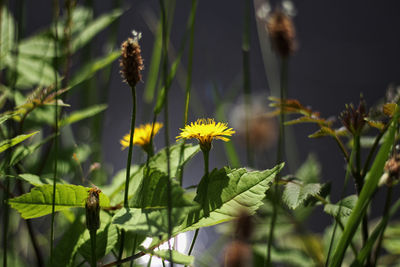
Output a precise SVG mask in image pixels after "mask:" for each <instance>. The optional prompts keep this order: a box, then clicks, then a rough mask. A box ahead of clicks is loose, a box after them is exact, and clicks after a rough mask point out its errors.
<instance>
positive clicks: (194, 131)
mask: <svg viewBox="0 0 400 267" xmlns="http://www.w3.org/2000/svg"><path fill="white" fill-rule="evenodd" d="M181 131H182V132H181V133H180V134H179V135H178V136H177V137H176V139H177V140H179V139H190V138H196V139H197V140H199V143H200V147H201V149H202V150H203V151H209V150H210V149H211V142H212V140H213V139H214V138H215V139H221V140H223V141H225V142H226V141H229V138H228V137H230V136H232V134H234V133H235V131H234V130H233V129H232V128H228V124H227V123H222V122H218V123H215V121H214V120H213V119H198V120H197V121H196V122H195V123H193V122H192V123H191V124H190V125H186V126H185V128H184V129H181Z"/></svg>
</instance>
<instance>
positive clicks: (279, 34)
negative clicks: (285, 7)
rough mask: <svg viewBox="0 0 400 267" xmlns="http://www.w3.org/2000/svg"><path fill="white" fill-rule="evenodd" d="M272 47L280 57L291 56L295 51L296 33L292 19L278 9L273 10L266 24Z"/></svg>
mask: <svg viewBox="0 0 400 267" xmlns="http://www.w3.org/2000/svg"><path fill="white" fill-rule="evenodd" d="M267 30H268V33H269V36H270V38H271V42H272V47H273V48H274V49H275V50H276V52H277V53H278V54H279V55H280V56H282V57H287V56H289V55H291V54H292V53H293V52H294V50H295V49H296V40H295V38H296V33H295V29H294V25H293V21H292V19H291V18H290V17H289V16H288V15H287V14H286V13H284V12H283V11H281V10H280V9H277V10H275V11H274V12H273V13H272V14H271V16H270V18H269V19H268V22H267Z"/></svg>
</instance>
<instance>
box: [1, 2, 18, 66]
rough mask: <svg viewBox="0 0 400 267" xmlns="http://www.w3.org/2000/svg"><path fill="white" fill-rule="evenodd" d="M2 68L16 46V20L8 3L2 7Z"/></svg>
mask: <svg viewBox="0 0 400 267" xmlns="http://www.w3.org/2000/svg"><path fill="white" fill-rule="evenodd" d="M0 27H1V28H0V34H1V39H0V40H1V45H0V70H1V69H2V68H4V63H5V59H6V58H7V57H8V56H9V54H10V52H11V50H12V49H13V48H14V33H15V21H14V18H13V17H12V15H11V14H10V12H9V11H8V9H7V7H6V5H2V8H1V21H0Z"/></svg>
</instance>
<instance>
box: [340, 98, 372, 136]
mask: <svg viewBox="0 0 400 267" xmlns="http://www.w3.org/2000/svg"><path fill="white" fill-rule="evenodd" d="M367 115H368V112H367V104H366V102H365V100H364V99H363V97H361V99H360V103H359V104H358V107H357V109H356V108H355V107H354V106H353V104H350V105H346V109H345V110H344V111H343V112H342V113H341V114H340V116H339V119H340V120H341V121H342V123H343V125H344V126H345V127H346V128H347V130H348V131H349V132H351V133H352V134H353V135H355V134H360V133H361V131H362V129H363V127H364V125H365V123H366V121H365V118H366V117H367Z"/></svg>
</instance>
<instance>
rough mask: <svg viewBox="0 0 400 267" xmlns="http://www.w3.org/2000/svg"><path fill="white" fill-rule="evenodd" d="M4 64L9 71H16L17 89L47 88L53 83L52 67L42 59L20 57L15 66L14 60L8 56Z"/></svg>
mask: <svg viewBox="0 0 400 267" xmlns="http://www.w3.org/2000/svg"><path fill="white" fill-rule="evenodd" d="M5 63H6V64H7V66H8V67H9V68H10V69H12V70H16V71H17V73H18V80H17V87H23V88H25V87H30V86H34V85H38V86H49V85H51V84H53V83H54V78H55V77H54V69H53V66H52V65H51V64H50V63H48V62H47V61H46V60H45V59H44V58H42V59H38V58H34V57H30V56H27V55H20V56H19V57H18V62H17V63H18V64H17V65H16V64H15V59H14V58H13V57H12V56H10V55H9V56H7V57H6V59H5ZM57 75H58V74H57ZM58 80H60V77H58Z"/></svg>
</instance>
